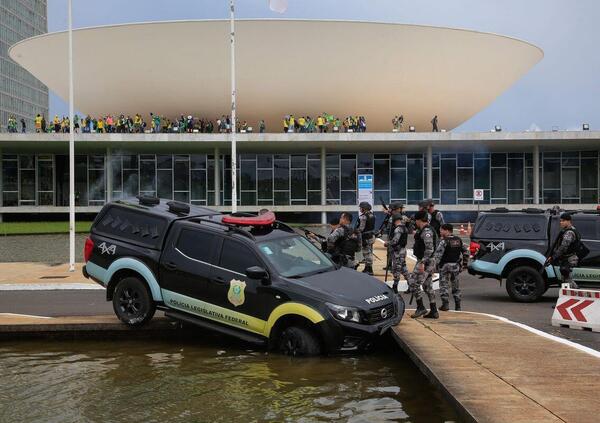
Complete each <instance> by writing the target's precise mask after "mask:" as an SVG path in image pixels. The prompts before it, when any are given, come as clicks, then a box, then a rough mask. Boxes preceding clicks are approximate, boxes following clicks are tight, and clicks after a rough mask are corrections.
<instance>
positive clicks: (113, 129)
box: [7, 113, 439, 134]
mask: <svg viewBox="0 0 600 423" xmlns="http://www.w3.org/2000/svg"><path fill="white" fill-rule="evenodd" d="M34 122H35V124H34V126H35V132H37V133H46V132H48V133H68V132H69V131H70V121H69V117H68V116H66V117H65V116H63V117H62V118H59V117H58V115H55V116H54V118H53V119H52V120H50V121H47V120H46V118H45V117H44V115H42V114H37V115H36V117H35V119H34ZM20 124H21V127H20V131H19V122H18V121H17V118H16V117H15V116H14V115H10V116H9V118H8V124H7V129H8V132H11V133H16V132H26V131H27V126H26V121H25V119H23V118H21V120H20ZM403 124H404V116H403V115H400V116H395V117H394V118H393V119H392V128H393V130H394V132H398V131H401V130H402V129H403ZM431 125H432V131H433V132H438V131H439V129H438V117H437V116H434V117H433V119H432V120H431ZM73 128H74V130H75V132H76V133H79V132H82V133H120V134H141V133H174V134H177V133H207V134H211V133H221V134H226V133H231V131H232V119H231V117H230V116H228V115H222V116H221V117H220V118H217V119H216V120H214V121H213V120H211V119H206V118H202V117H194V116H192V115H187V116H184V115H180V116H179V118H176V119H170V118H166V117H164V116H160V115H157V114H154V113H150V117H149V118H148V119H144V118H143V117H142V115H140V114H139V113H137V114H135V115H134V116H133V117H132V116H131V115H123V114H122V115H119V116H116V115H115V116H113V115H106V116H100V117H92V116H90V115H87V116H85V117H80V116H79V115H74V116H73ZM266 130H267V127H266V124H265V121H264V120H260V121H259V122H258V123H257V125H256V127H254V126H252V125H251V124H250V123H249V122H248V121H246V120H242V119H237V120H236V132H238V133H246V132H248V133H250V132H258V133H264V132H266ZM411 130H412V128H411ZM366 131H367V120H366V118H365V117H364V116H347V117H346V118H344V119H340V118H339V117H336V116H334V115H331V114H328V113H323V114H320V115H318V116H317V117H316V118H312V117H310V116H299V117H296V116H294V115H286V116H285V117H284V118H283V132H286V133H288V132H293V133H314V132H319V133H325V132H366Z"/></svg>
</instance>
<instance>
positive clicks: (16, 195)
mask: <svg viewBox="0 0 600 423" xmlns="http://www.w3.org/2000/svg"><path fill="white" fill-rule="evenodd" d="M432 158H433V161H432V174H433V180H432V185H433V197H434V200H436V202H438V203H439V204H445V205H453V204H473V203H474V201H473V197H472V196H473V189H483V191H484V197H485V199H484V201H483V202H482V203H483V204H531V203H533V157H532V154H531V153H451V154H447V153H440V154H433V156H432ZM218 160H219V163H220V165H219V169H220V170H221V174H220V180H221V181H222V186H221V189H220V192H219V195H220V199H221V201H220V202H221V204H224V205H231V157H230V156H228V155H222V156H220V157H219V158H218ZM237 163H238V166H239V168H238V172H237V173H238V184H237V186H238V201H239V204H240V205H242V206H310V205H317V206H318V205H320V204H321V157H320V155H319V154H240V155H239V158H238V161H237ZM426 165H427V164H426V155H424V154H421V153H419V154H327V156H326V163H325V179H326V181H325V187H326V193H325V198H326V204H327V205H347V206H354V205H356V203H357V197H358V193H357V178H358V175H359V174H363V173H366V174H373V182H374V198H375V200H376V202H378V201H379V199H380V198H381V199H383V200H384V201H385V202H390V201H400V202H403V203H406V204H416V203H418V202H419V201H420V200H422V199H423V197H424V196H425V195H426V186H427V167H426ZM598 166H599V152H598V151H578V152H562V153H561V152H543V153H540V201H541V202H543V203H544V204H556V203H563V204H566V203H574V204H576V203H586V204H596V203H598V195H599V188H600V186H599V184H598V177H599V168H598ZM109 168H110V172H111V175H110V177H108V175H107V172H108V169H109ZM214 169H215V157H214V156H213V155H207V154H120V155H113V156H111V159H110V167H109V166H108V162H107V158H106V156H105V155H103V154H88V155H77V156H76V158H75V190H76V193H75V197H76V203H77V205H78V206H100V205H102V204H104V203H105V201H106V199H107V190H108V189H109V188H110V190H111V193H112V198H113V199H119V198H124V197H133V196H136V195H139V194H142V195H157V196H159V197H161V198H169V199H175V200H179V201H184V202H190V203H192V204H197V205H209V206H210V205H214V204H215V196H216V192H215V180H214ZM68 184H69V171H68V157H67V156H66V155H61V154H7V153H5V154H3V156H2V199H3V205H4V206H6V207H8V206H67V205H68V201H69V199H68V186H69V185H68ZM108 184H110V187H109V186H108Z"/></svg>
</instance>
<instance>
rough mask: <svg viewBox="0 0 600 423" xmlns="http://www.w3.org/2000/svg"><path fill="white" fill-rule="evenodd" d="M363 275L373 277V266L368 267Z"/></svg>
mask: <svg viewBox="0 0 600 423" xmlns="http://www.w3.org/2000/svg"><path fill="white" fill-rule="evenodd" d="M363 273H366V274H367V275H371V276H373V266H371V265H370V264H369V265H366V266H365V268H364V270H363Z"/></svg>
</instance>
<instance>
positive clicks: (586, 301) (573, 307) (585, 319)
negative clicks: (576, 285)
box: [552, 285, 600, 332]
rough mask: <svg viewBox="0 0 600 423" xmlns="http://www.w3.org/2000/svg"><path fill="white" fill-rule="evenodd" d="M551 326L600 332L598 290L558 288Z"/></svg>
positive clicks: (599, 298) (599, 295) (599, 299)
mask: <svg viewBox="0 0 600 423" xmlns="http://www.w3.org/2000/svg"><path fill="white" fill-rule="evenodd" d="M552 326H562V327H569V328H571V329H585V330H590V331H592V332H600V291H594V290H588V289H571V288H569V287H568V285H563V286H562V287H561V288H560V291H559V296H558V301H557V302H556V307H555V308H554V313H553V314H552Z"/></svg>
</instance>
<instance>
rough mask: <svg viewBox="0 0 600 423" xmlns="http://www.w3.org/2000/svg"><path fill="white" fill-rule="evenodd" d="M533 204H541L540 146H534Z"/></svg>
mask: <svg viewBox="0 0 600 423" xmlns="http://www.w3.org/2000/svg"><path fill="white" fill-rule="evenodd" d="M533 204H540V146H539V145H538V144H536V145H534V146H533Z"/></svg>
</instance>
